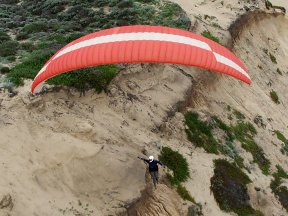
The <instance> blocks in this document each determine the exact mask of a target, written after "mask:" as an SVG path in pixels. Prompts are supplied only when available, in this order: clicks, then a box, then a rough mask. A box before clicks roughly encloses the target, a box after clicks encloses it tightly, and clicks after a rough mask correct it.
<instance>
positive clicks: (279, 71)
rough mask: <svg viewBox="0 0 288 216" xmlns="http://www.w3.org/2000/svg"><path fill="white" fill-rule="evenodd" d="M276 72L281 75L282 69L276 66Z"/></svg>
mask: <svg viewBox="0 0 288 216" xmlns="http://www.w3.org/2000/svg"><path fill="white" fill-rule="evenodd" d="M277 73H278V74H280V75H281V76H282V75H283V74H282V71H281V70H280V69H279V68H277Z"/></svg>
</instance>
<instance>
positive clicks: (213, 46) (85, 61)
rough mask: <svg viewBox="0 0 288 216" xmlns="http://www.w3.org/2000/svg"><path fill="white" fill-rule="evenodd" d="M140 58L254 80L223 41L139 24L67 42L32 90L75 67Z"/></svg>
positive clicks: (247, 81)
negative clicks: (221, 42) (222, 44)
mask: <svg viewBox="0 0 288 216" xmlns="http://www.w3.org/2000/svg"><path fill="white" fill-rule="evenodd" d="M136 62H139V63H140V62H141V63H144V62H147V63H170V64H181V65H187V66H196V67H200V68H204V69H207V70H212V71H215V72H219V73H224V74H227V75H230V76H232V77H235V78H237V79H239V80H241V81H243V82H245V83H248V84H250V83H251V79H250V77H249V75H248V73H247V69H246V68H245V66H244V65H243V63H242V62H241V61H240V60H239V59H238V58H237V57H236V56H235V55H234V54H233V53H232V52H230V51H229V50H228V49H227V48H225V47H223V46H221V45H220V44H218V43H216V42H214V41H212V40H210V39H208V38H205V37H203V36H200V35H197V34H194V33H192V32H189V31H184V30H180V29H176V28H169V27H161V26H146V25H135V26H123V27H116V28H111V29H106V30H101V31H98V32H95V33H91V34H88V35H86V36H83V37H81V38H79V39H77V40H75V41H72V42H71V43H69V44H67V45H66V46H64V47H63V48H62V49H60V50H59V51H58V52H57V53H55V55H53V56H52V57H51V58H50V59H49V60H48V61H47V62H46V64H45V65H44V66H43V68H42V69H41V70H40V71H39V73H38V74H37V75H36V77H35V79H34V81H33V83H32V87H31V90H32V93H37V92H39V91H41V88H42V87H41V86H42V84H43V83H44V82H45V80H47V79H49V78H51V77H53V76H56V75H58V74H61V73H64V72H68V71H72V70H75V69H79V68H85V67H91V66H97V65H104V64H118V63H136Z"/></svg>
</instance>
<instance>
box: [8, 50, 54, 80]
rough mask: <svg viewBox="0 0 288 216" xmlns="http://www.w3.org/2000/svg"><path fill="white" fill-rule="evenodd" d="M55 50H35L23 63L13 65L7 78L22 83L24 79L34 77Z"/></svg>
mask: <svg viewBox="0 0 288 216" xmlns="http://www.w3.org/2000/svg"><path fill="white" fill-rule="evenodd" d="M52 54H53V51H49V50H48V51H34V52H32V53H31V54H30V55H29V56H28V57H27V58H26V59H25V60H24V61H23V62H22V63H20V64H18V65H16V66H15V67H13V68H12V69H11V71H10V73H9V74H8V76H7V78H8V79H9V80H10V81H11V82H13V83H14V84H15V85H22V84H23V79H34V77H35V76H36V74H37V73H38V72H39V70H40V69H41V68H42V66H43V65H44V63H45V62H46V61H47V60H48V59H49V58H50V57H51V56H52Z"/></svg>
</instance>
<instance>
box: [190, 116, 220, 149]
mask: <svg viewBox="0 0 288 216" xmlns="http://www.w3.org/2000/svg"><path fill="white" fill-rule="evenodd" d="M185 123H186V125H187V126H188V129H185V131H186V134H187V137H188V139H189V140H190V141H191V142H192V143H194V144H195V145H196V146H197V147H201V148H204V149H205V150H206V151H207V152H208V153H214V154H218V147H219V143H218V142H217V141H216V140H215V138H214V137H213V135H212V126H210V125H209V124H208V123H207V122H204V121H201V120H200V119H199V116H198V114H197V113H193V112H187V113H186V114H185Z"/></svg>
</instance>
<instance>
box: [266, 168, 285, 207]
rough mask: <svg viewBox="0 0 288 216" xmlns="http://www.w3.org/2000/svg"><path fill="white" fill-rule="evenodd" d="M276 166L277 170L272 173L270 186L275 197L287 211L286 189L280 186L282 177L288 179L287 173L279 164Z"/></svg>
mask: <svg viewBox="0 0 288 216" xmlns="http://www.w3.org/2000/svg"><path fill="white" fill-rule="evenodd" d="M276 168H277V172H276V173H273V177H274V179H273V180H272V181H271V184H270V187H271V189H272V191H273V193H274V195H275V197H276V198H277V199H278V200H279V202H280V203H281V205H282V206H283V207H284V208H285V209H286V211H288V189H287V187H285V186H281V184H282V181H283V179H288V174H287V172H285V171H284V169H283V168H282V167H281V166H280V165H277V166H276Z"/></svg>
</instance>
